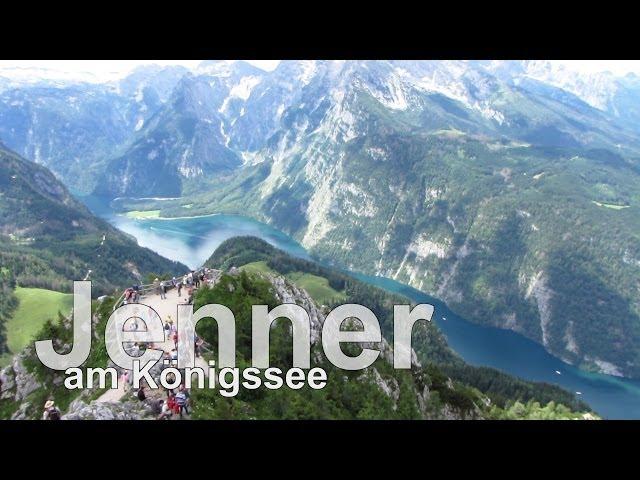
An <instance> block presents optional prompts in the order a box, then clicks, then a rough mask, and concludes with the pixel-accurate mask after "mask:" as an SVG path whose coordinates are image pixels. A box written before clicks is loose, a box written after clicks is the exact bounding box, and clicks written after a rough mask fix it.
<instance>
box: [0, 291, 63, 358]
mask: <svg viewBox="0 0 640 480" xmlns="http://www.w3.org/2000/svg"><path fill="white" fill-rule="evenodd" d="M15 294H16V297H17V298H18V301H19V302H20V303H19V304H18V308H16V310H15V312H14V313H13V315H12V317H11V318H10V319H9V320H8V321H7V324H6V329H7V346H8V347H9V350H10V351H11V353H12V354H15V353H17V352H19V351H20V350H22V349H23V348H24V347H26V346H27V345H28V344H29V342H30V341H31V340H32V339H33V337H34V336H35V335H36V334H37V333H38V332H39V331H40V329H41V328H42V326H43V325H44V323H45V322H46V321H47V320H48V319H54V318H56V316H57V315H58V312H62V313H63V314H67V313H69V312H70V311H71V309H72V307H73V295H72V294H70V293H60V292H54V291H53V290H45V289H42V288H22V287H17V288H16V290H15ZM10 359H11V355H3V356H2V357H0V366H3V365H6V364H7V363H8V362H9V361H10Z"/></svg>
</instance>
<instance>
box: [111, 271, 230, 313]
mask: <svg viewBox="0 0 640 480" xmlns="http://www.w3.org/2000/svg"><path fill="white" fill-rule="evenodd" d="M202 273H204V275H205V279H207V280H210V279H211V278H213V275H214V274H215V275H219V274H220V270H215V269H213V268H204V267H203V268H199V269H198V270H194V271H193V272H189V273H185V274H184V275H182V276H180V277H175V280H174V278H171V279H169V280H162V281H159V282H158V283H155V282H154V283H149V284H144V285H137V287H138V288H137V290H136V289H135V286H134V287H128V288H127V289H125V290H124V291H123V292H122V295H120V297H118V299H117V300H116V303H114V305H113V310H116V309H117V308H118V307H120V306H121V305H123V303H124V301H125V297H126V294H127V292H128V291H129V289H133V290H134V291H135V292H137V294H138V295H139V296H140V297H142V296H144V294H145V293H149V292H151V291H156V290H157V289H158V288H162V285H163V284H164V286H165V288H166V289H167V290H170V289H172V288H176V287H177V286H178V283H184V281H185V279H186V278H187V277H188V276H189V275H192V278H193V280H194V282H195V281H196V278H200V276H201V275H202Z"/></svg>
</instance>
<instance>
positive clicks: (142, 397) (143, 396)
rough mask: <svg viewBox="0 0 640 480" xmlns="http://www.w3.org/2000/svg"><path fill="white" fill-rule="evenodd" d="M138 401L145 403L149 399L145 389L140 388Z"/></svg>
mask: <svg viewBox="0 0 640 480" xmlns="http://www.w3.org/2000/svg"><path fill="white" fill-rule="evenodd" d="M137 397H138V400H140V401H141V402H144V401H145V400H146V399H147V395H146V394H145V393H144V387H142V386H140V388H139V389H138V393H137Z"/></svg>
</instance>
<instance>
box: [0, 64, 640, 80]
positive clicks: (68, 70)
mask: <svg viewBox="0 0 640 480" xmlns="http://www.w3.org/2000/svg"><path fill="white" fill-rule="evenodd" d="M248 61H249V62H250V63H252V64H254V65H256V66H258V67H260V68H263V69H265V70H272V69H274V68H275V67H276V66H277V65H278V62H279V60H248ZM200 62H201V60H0V75H4V76H8V77H11V76H18V75H20V70H23V69H29V70H32V69H34V68H36V69H42V70H43V71H41V72H39V74H40V75H39V76H43V77H47V76H51V77H64V78H83V79H86V77H93V78H95V79H96V80H98V81H102V80H111V79H115V78H120V77H122V76H124V75H125V74H126V73H128V72H130V71H131V70H133V69H134V68H135V67H136V66H138V65H144V64H153V63H155V64H160V65H183V66H185V67H187V68H194V67H196V66H197V65H198V64H199V63H200ZM557 62H559V63H562V64H564V65H566V66H567V67H568V68H571V69H573V70H577V71H580V72H585V73H593V72H601V71H605V70H609V71H611V72H613V73H615V74H618V75H625V74H626V73H629V72H634V73H637V74H638V75H640V60H557ZM45 70H46V71H45ZM23 74H25V75H26V74H27V71H24V70H23Z"/></svg>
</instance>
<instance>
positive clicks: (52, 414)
mask: <svg viewBox="0 0 640 480" xmlns="http://www.w3.org/2000/svg"><path fill="white" fill-rule="evenodd" d="M60 417H61V414H60V410H59V409H58V407H56V404H55V402H54V401H53V400H47V402H46V403H45V404H44V413H43V414H42V419H43V420H60Z"/></svg>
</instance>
